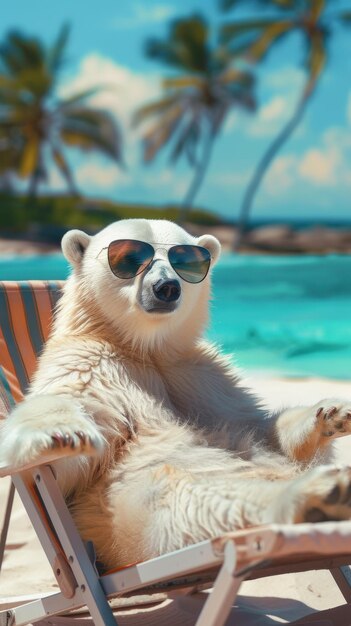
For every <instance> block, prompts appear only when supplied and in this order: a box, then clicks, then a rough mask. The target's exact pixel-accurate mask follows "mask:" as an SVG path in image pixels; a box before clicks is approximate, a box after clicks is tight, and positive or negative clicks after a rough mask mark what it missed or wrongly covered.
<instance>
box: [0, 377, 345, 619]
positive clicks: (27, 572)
mask: <svg viewBox="0 0 351 626" xmlns="http://www.w3.org/2000/svg"><path fill="white" fill-rule="evenodd" d="M245 382H246V384H247V385H249V386H250V387H251V388H252V389H253V391H254V392H255V393H257V394H258V395H259V396H260V397H261V398H263V400H264V401H265V403H266V405H267V406H268V407H270V408H271V409H278V408H280V407H282V406H291V405H296V404H302V405H303V404H311V403H315V402H317V401H319V400H321V399H322V398H326V397H329V398H330V397H334V398H335V397H337V398H344V399H350V401H351V382H342V381H335V380H328V379H300V380H287V379H279V378H266V377H265V376H264V372H263V373H262V376H255V378H254V379H253V377H250V378H247V379H246V381H245ZM336 448H337V454H338V460H340V461H341V462H344V463H349V459H350V449H351V439H350V437H345V438H342V439H339V440H338V442H337V444H336ZM8 484H9V483H8V480H7V479H2V480H1V481H0V515H1V518H0V519H2V516H3V511H4V507H5V498H6V495H7V490H8ZM0 581H1V584H0V606H1V605H3V603H6V602H7V601H8V597H9V596H14V595H26V594H30V593H39V592H43V591H47V592H53V591H56V590H57V589H58V587H57V583H56V581H55V579H54V577H53V575H52V573H51V570H50V567H49V564H48V563H47V561H46V558H45V556H44V554H43V552H42V550H41V547H40V545H39V542H38V540H37V538H36V536H35V534H34V531H33V529H32V527H31V524H30V522H29V520H28V518H27V515H26V513H25V511H24V509H23V507H22V505H21V503H20V501H19V499H18V497H17V496H16V500H15V506H14V512H13V516H12V521H11V532H10V534H9V540H8V549H7V551H6V555H5V561H4V565H3V571H2V573H1V576H0ZM160 601H161V598H160ZM202 602H203V597H202V596H201V594H198V595H196V596H191V597H187V596H180V597H178V598H177V599H174V600H163V602H161V603H160V604H159V605H158V607H157V609H156V608H155V607H149V608H139V609H138V610H133V611H131V610H130V609H128V610H127V609H126V610H125V612H124V613H123V614H122V617H121V622H120V623H121V624H122V626H134V625H135V626H138V624H143V626H144V625H145V624H150V626H151V624H160V625H161V624H167V626H178V624H179V625H180V624H182V626H191V625H192V624H193V623H194V619H195V618H194V615H196V614H197V612H198V610H199V608H200V607H201V605H202ZM343 603H344V600H343V598H342V596H341V593H340V591H339V590H338V589H337V588H336V586H335V583H334V581H333V579H332V577H331V574H330V573H329V572H328V571H324V570H322V571H318V572H314V573H311V572H303V573H299V574H285V575H283V576H276V577H272V578H270V579H267V578H266V579H263V580H258V581H248V582H246V583H244V585H243V587H242V588H241V592H240V598H239V601H238V605H237V607H236V608H235V609H234V610H233V613H232V616H231V619H230V621H229V622H228V625H229V624H234V623H236V621H235V622H234V621H231V620H234V618H235V620H237V619H238V620H239V618H240V621H239V622H238V623H239V624H240V626H256V625H257V626H261V625H262V626H263V625H266V624H267V626H268V625H273V624H284V623H287V621H290V620H291V619H299V618H302V617H303V616H304V615H307V614H312V613H313V612H314V611H316V610H322V609H327V608H329V607H334V606H338V605H340V604H343ZM156 610H157V611H158V613H157V615H158V618H157V620H156V617H155V616H156V613H155V611H156ZM149 620H150V621H149ZM158 620H161V621H158ZM87 623H89V622H87ZM340 623H343V622H340ZM84 624H85V622H84ZM321 624H322V623H321ZM325 624H326V625H327V624H329V622H325ZM323 626H324V622H323ZM345 626H346V624H345Z"/></svg>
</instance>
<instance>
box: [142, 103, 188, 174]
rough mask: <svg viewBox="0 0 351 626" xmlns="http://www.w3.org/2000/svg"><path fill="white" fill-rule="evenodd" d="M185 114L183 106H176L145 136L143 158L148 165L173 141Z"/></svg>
mask: <svg viewBox="0 0 351 626" xmlns="http://www.w3.org/2000/svg"><path fill="white" fill-rule="evenodd" d="M183 113H184V111H183V109H182V107H181V106H179V105H178V106H174V107H173V108H172V109H171V110H169V111H167V112H166V113H165V114H164V115H163V116H162V117H161V118H160V119H159V120H158V122H157V124H155V125H154V126H153V127H152V128H151V129H149V130H148V132H147V133H146V134H145V135H144V138H143V148H144V154H143V158H144V161H145V162H146V163H149V162H150V161H152V160H153V159H154V158H155V156H156V154H158V152H159V151H160V150H161V149H162V148H163V147H164V146H165V145H166V144H167V142H168V141H169V140H170V139H171V137H172V136H173V134H174V133H175V131H176V130H177V128H178V126H179V125H180V123H181V121H182V116H183Z"/></svg>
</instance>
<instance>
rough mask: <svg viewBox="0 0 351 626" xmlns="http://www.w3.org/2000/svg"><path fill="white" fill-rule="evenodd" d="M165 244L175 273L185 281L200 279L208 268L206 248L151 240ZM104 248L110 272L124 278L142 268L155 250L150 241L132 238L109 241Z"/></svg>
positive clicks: (151, 259)
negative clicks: (105, 248)
mask: <svg viewBox="0 0 351 626" xmlns="http://www.w3.org/2000/svg"><path fill="white" fill-rule="evenodd" d="M168 245H170V248H169V250H168V252H167V255H168V260H169V262H170V264H171V266H172V267H173V269H174V271H175V272H176V273H177V274H178V276H180V278H182V279H183V280H185V281H186V282H187V283H201V281H203V280H204V278H206V276H207V274H208V270H209V269H210V265H211V254H210V253H209V251H208V250H207V249H206V248H203V247H202V246H191V245H182V244H180V245H172V244H155V246H165V247H167V246H168ZM156 249H157V248H156ZM107 250H108V252H107V256H108V263H109V266H110V269H111V272H112V273H113V274H114V275H115V276H117V277H118V278H126V279H128V278H134V277H135V276H137V275H138V274H141V272H144V271H145V270H146V269H147V268H148V267H149V265H150V264H151V263H152V261H153V258H154V256H155V252H156V250H155V248H154V247H153V246H152V245H151V244H150V243H147V242H146V241H138V240H136V239H118V240H116V241H111V243H110V244H109V246H108V248H107Z"/></svg>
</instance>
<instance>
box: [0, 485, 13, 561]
mask: <svg viewBox="0 0 351 626" xmlns="http://www.w3.org/2000/svg"><path fill="white" fill-rule="evenodd" d="M14 497H15V486H14V484H13V482H12V480H11V484H10V490H9V495H8V497H7V503H6V509H5V516H4V522H3V525H2V529H1V535H0V572H1V567H2V563H3V560H4V553H5V546H6V539H7V534H8V530H9V526H10V519H11V512H12V506H13V499H14Z"/></svg>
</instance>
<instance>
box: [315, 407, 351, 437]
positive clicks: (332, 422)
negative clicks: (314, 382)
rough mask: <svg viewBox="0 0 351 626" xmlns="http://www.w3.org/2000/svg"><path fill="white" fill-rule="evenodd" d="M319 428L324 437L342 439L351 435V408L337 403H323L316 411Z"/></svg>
mask: <svg viewBox="0 0 351 626" xmlns="http://www.w3.org/2000/svg"><path fill="white" fill-rule="evenodd" d="M316 418H317V427H318V428H319V429H320V433H321V435H322V437H340V436H341V435H347V434H349V433H351V408H350V407H349V406H346V407H345V406H343V405H342V404H340V403H336V402H335V401H334V402H333V403H332V405H331V406H330V401H329V402H328V401H324V402H321V403H320V405H319V406H318V408H317V411H316Z"/></svg>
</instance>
